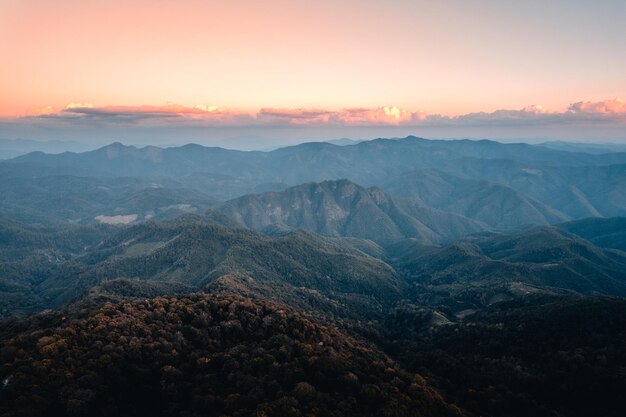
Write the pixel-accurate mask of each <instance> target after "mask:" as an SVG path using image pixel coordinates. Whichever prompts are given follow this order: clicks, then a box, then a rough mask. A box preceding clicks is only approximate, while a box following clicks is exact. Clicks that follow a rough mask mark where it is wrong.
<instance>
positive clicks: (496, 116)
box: [21, 99, 626, 127]
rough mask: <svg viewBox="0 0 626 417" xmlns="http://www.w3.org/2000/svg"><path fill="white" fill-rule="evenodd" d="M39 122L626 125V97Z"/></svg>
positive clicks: (66, 117) (128, 109)
mask: <svg viewBox="0 0 626 417" xmlns="http://www.w3.org/2000/svg"><path fill="white" fill-rule="evenodd" d="M21 120H22V122H25V123H34V124H51V123H53V124H61V125H63V124H65V125H67V124H75V125H90V124H93V125H104V124H109V125H116V124H120V125H123V126H128V125H139V126H168V127H176V126H199V127H202V126H206V127H211V126H215V127H221V126H230V127H233V126H250V127H254V126H263V127H267V126H312V127H315V126H352V127H358V126H362V127H368V126H405V127H411V126H416V127H420V126H422V127H437V126H456V127H459V126H460V127H462V126H482V125H489V126H493V125H502V126H506V125H511V126H519V125H533V124H543V125H547V124H558V123H572V122H573V123H577V122H580V123H589V122H591V123H601V122H609V123H618V124H621V123H624V122H626V106H625V104H624V101H623V100H620V99H613V100H605V101H600V102H589V101H581V102H578V103H573V104H571V105H570V106H569V107H568V108H567V110H566V111H562V112H557V111H549V110H547V109H545V108H544V107H542V106H540V105H532V106H527V107H523V108H521V109H519V110H496V111H494V112H490V113H488V112H478V113H468V114H464V115H458V116H443V115H438V114H428V113H426V112H424V111H417V112H411V111H408V110H405V109H401V108H399V107H395V106H383V107H374V108H346V109H340V110H328V109H315V108H313V109H305V108H295V109H284V108H262V109H260V110H258V111H257V112H246V111H243V110H238V109H229V108H223V107H219V106H205V105H195V106H189V105H181V104H166V105H163V106H153V105H145V106H101V107H98V106H96V105H94V104H91V103H70V104H68V105H67V106H66V107H65V108H63V109H62V110H60V111H52V110H51V109H50V108H46V109H45V110H42V111H39V112H37V113H36V114H34V115H33V116H29V117H25V118H23V119H21Z"/></svg>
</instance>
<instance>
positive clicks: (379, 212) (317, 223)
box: [217, 180, 487, 244]
mask: <svg viewBox="0 0 626 417" xmlns="http://www.w3.org/2000/svg"><path fill="white" fill-rule="evenodd" d="M217 210H219V211H221V212H222V213H224V214H226V215H228V216H229V217H231V218H233V219H234V220H236V221H239V222H240V223H241V224H242V225H245V226H246V227H249V228H252V229H255V230H261V231H263V230H268V229H277V230H281V229H287V230H288V229H292V228H295V229H298V228H299V229H306V230H310V231H313V232H315V233H319V234H321V235H325V236H346V237H358V238H362V239H371V240H373V241H375V242H378V243H382V244H385V243H390V242H393V241H395V240H398V239H402V238H409V237H410V238H416V239H418V240H420V241H423V242H439V241H446V240H451V239H454V238H458V237H460V236H464V235H468V234H472V233H476V232H480V231H484V230H485V229H487V228H486V227H485V225H484V224H481V223H478V222H475V221H472V220H469V219H467V218H464V217H462V216H459V215H454V214H449V213H445V212H442V211H439V210H434V209H431V208H429V207H427V206H423V205H420V204H417V203H415V202H412V201H408V200H396V199H393V198H391V197H389V196H388V195H387V194H385V193H384V192H383V191H382V190H380V189H379V188H376V187H372V188H367V189H366V188H364V187H361V186H359V185H357V184H354V183H353V182H351V181H348V180H338V181H324V182H321V183H310V184H303V185H299V186H296V187H291V188H288V189H286V190H284V191H280V192H268V193H262V194H252V195H247V196H243V197H240V198H237V199H235V200H231V201H228V202H226V203H224V204H223V205H221V206H219V207H217Z"/></svg>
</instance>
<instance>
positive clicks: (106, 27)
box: [0, 0, 626, 117]
mask: <svg viewBox="0 0 626 417" xmlns="http://www.w3.org/2000/svg"><path fill="white" fill-rule="evenodd" d="M517 3H519V2H502V1H495V0H493V1H492V0H483V1H478V0H466V1H445V2H436V1H403V0H396V1H385V2H384V1H345V0H344V1H341V2H337V1H319V2H311V1H295V0H292V1H272V2H267V1H238V0H233V1H228V2H217V1H206V0H204V1H201V0H187V1H180V0H179V1H170V0H150V1H145V0H138V1H132V0H125V1H118V0H107V1H97V0H93V1H89V0H54V1H53V0H0V62H1V63H2V64H1V65H0V116H3V117H16V116H24V115H31V114H37V113H38V112H40V110H41V109H44V108H48V106H51V107H52V108H53V109H55V110H57V111H58V110H61V109H63V108H64V107H65V106H66V105H67V104H68V103H94V104H95V105H96V106H140V105H156V106H162V105H165V104H167V103H178V104H181V105H187V106H195V105H198V104H202V105H207V106H213V105H215V106H220V107H224V108H233V109H238V110H239V111H241V110H243V111H249V112H256V111H258V110H259V109H261V108H267V107H269V108H323V109H335V110H337V109H343V108H354V107H359V108H378V107H381V106H398V107H399V108H402V109H407V110H409V111H412V112H416V111H418V110H425V111H427V112H429V113H433V114H443V115H458V114H464V113H469V112H478V111H486V112H492V111H494V110H497V109H502V108H505V109H521V108H524V107H525V106H528V105H532V104H539V103H540V104H542V105H543V106H544V107H545V108H548V109H551V110H554V111H557V110H558V111H562V110H565V109H566V108H567V106H568V105H569V104H570V103H573V102H578V101H592V102H594V101H601V100H606V99H613V98H618V97H623V98H624V97H626V53H625V52H624V45H626V35H625V33H626V31H625V30H624V25H623V23H624V20H625V19H626V2H624V1H594V2H583V1H551V2H545V1H533V0H531V1H528V2H523V4H517ZM546 3H549V4H546Z"/></svg>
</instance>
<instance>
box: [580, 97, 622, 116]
mask: <svg viewBox="0 0 626 417" xmlns="http://www.w3.org/2000/svg"><path fill="white" fill-rule="evenodd" d="M568 111H570V112H572V113H587V114H626V104H625V103H624V100H622V99H619V98H616V99H612V100H604V101H596V102H592V101H579V102H578V103H573V104H571V105H570V106H569V108H568Z"/></svg>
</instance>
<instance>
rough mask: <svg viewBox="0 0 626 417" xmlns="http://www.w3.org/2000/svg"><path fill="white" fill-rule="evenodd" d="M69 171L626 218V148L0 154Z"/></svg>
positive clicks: (239, 189)
mask: <svg viewBox="0 0 626 417" xmlns="http://www.w3.org/2000/svg"><path fill="white" fill-rule="evenodd" d="M59 176H67V177H68V178H69V177H83V178H87V177H88V178H96V179H98V180H103V179H112V178H113V179H116V178H119V177H132V178H135V179H141V180H142V181H145V182H148V181H150V182H156V183H163V184H169V185H171V186H175V187H177V188H185V189H189V190H192V191H194V192H197V193H201V194H202V195H204V196H206V198H207V199H208V200H210V201H221V202H223V201H227V200H230V199H233V198H237V197H241V196H243V195H245V194H249V193H251V192H252V193H258V192H263V191H281V190H284V189H285V188H287V187H290V186H297V185H300V184H303V183H310V182H322V181H328V180H338V179H341V178H345V179H348V180H350V181H352V182H355V183H357V184H360V185H362V186H364V187H371V186H377V187H379V188H381V189H382V190H384V191H385V192H386V193H388V194H389V195H392V196H395V197H401V198H406V199H413V200H415V201H417V202H418V203H420V204H422V205H423V206H426V207H430V208H434V209H439V210H442V211H446V212H449V213H451V214H456V215H461V216H464V217H467V218H470V219H472V220H475V221H478V222H480V223H483V224H486V225H488V226H490V227H493V228H496V229H503V230H512V229H519V228H522V227H526V226H529V225H545V224H554V223H560V222H563V221H567V220H576V219H581V218H585V217H616V216H626V153H624V152H612V153H605V154H589V153H584V152H573V151H564V150H553V149H549V148H547V147H545V146H539V145H528V144H503V143H499V142H494V141H486V140H483V141H470V140H450V141H444V140H427V139H421V138H417V137H407V138H404V139H376V140H371V141H364V142H359V143H357V144H352V145H349V146H337V145H333V144H330V143H323V142H311V143H304V144H301V145H297V146H290V147H286V148H280V149H276V150H274V151H270V152H261V151H251V152H244V151H233V150H227V149H223V148H215V147H214V148H210V147H204V146H200V145H194V144H189V145H185V146H181V147H172V148H158V147H154V146H148V147H144V148H137V147H134V146H124V145H122V144H120V143H114V144H111V145H108V146H106V147H103V148H100V149H97V150H94V151H90V152H85V153H81V154H76V153H70V152H66V153H62V154H58V155H47V154H43V153H40V152H35V153H31V154H28V155H24V156H21V157H18V158H15V159H11V160H8V161H2V162H0V177H2V178H3V179H5V181H11V182H15V181H14V179H15V180H16V181H17V179H19V180H20V181H31V182H33V181H36V180H40V179H41V178H47V177H59ZM1 187H2V184H0V188H1ZM443 190H445V191H443ZM0 191H3V190H2V189H0ZM62 196H63V195H60V196H59V197H62ZM166 197H167V198H170V197H171V196H166ZM176 198H177V199H178V200H181V201H180V202H179V204H187V203H186V202H185V201H182V200H184V199H186V198H187V197H184V196H178V197H175V199H176ZM0 203H1V201H0ZM169 205H173V204H169ZM0 206H1V205H0ZM164 206H165V205H164ZM194 206H195V207H197V208H202V204H196V205H194ZM205 207H206V205H205ZM121 208H122V209H123V208H124V207H121ZM21 209H25V210H26V211H28V210H31V209H33V207H29V206H27V207H23V206H19V207H12V210H13V211H12V212H11V213H15V212H18V211H19V210H21ZM0 210H1V207H0ZM146 211H149V209H148V210H146ZM0 214H1V212H0ZM100 214H103V215H109V216H110V215H111V214H110V213H100ZM115 214H116V215H117V214H125V213H115Z"/></svg>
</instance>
